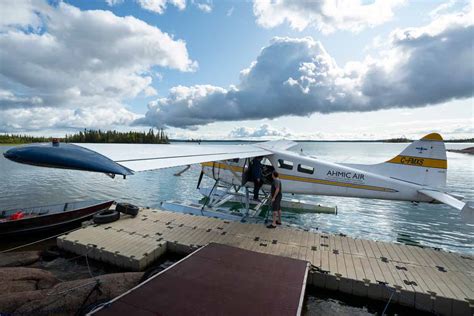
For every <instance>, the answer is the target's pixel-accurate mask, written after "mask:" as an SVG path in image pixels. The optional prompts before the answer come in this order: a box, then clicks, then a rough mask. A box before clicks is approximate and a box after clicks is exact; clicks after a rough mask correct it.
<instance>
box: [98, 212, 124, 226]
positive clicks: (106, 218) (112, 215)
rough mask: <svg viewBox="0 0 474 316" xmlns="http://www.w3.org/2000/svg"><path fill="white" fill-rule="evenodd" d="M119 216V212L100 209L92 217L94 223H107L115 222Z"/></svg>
mask: <svg viewBox="0 0 474 316" xmlns="http://www.w3.org/2000/svg"><path fill="white" fill-rule="evenodd" d="M119 218H120V213H119V212H117V211H114V210H105V211H101V212H99V213H97V214H95V215H94V217H93V218H92V219H93V220H94V223H95V224H107V223H112V222H115V221H116V220H118V219H119Z"/></svg>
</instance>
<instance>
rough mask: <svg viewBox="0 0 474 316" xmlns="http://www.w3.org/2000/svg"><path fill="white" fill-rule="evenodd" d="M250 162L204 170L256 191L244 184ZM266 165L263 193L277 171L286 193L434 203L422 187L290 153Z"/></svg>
mask: <svg viewBox="0 0 474 316" xmlns="http://www.w3.org/2000/svg"><path fill="white" fill-rule="evenodd" d="M249 162H250V160H249V159H233V160H226V161H219V162H208V163H203V164H202V170H203V172H204V174H205V175H206V176H208V177H210V178H212V179H215V180H217V179H219V181H221V182H224V183H226V184H230V185H236V186H240V185H244V186H247V187H253V182H252V181H247V182H246V183H243V181H242V175H244V174H245V173H246V172H248V168H249ZM263 163H264V167H263V169H264V176H263V177H264V183H265V184H264V186H263V187H262V189H263V190H264V191H266V192H268V190H269V189H270V181H271V171H272V170H276V171H277V172H278V173H279V175H280V179H281V181H282V188H283V192H284V193H293V194H304V195H328V196H345V197H358V198H373V199H387V200H402V201H416V202H428V201H431V199H430V198H429V197H426V196H424V195H422V194H420V193H419V192H418V190H420V189H422V188H423V186H421V185H418V184H414V183H409V182H406V181H401V180H397V179H394V178H391V177H387V176H383V175H380V174H375V173H372V172H368V171H366V170H361V169H357V168H354V167H351V166H346V165H343V164H337V163H331V162H326V161H322V160H319V159H316V158H315V157H311V156H305V155H302V154H298V153H294V152H290V151H285V152H281V153H275V154H272V155H268V156H265V157H264V160H263ZM244 178H245V176H244Z"/></svg>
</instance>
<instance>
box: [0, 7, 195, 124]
mask: <svg viewBox="0 0 474 316" xmlns="http://www.w3.org/2000/svg"><path fill="white" fill-rule="evenodd" d="M33 3H34V5H32V4H31V3H29V2H24V3H23V2H13V1H12V2H7V3H3V4H2V5H1V8H0V12H5V11H8V12H29V11H31V12H32V13H31V14H30V15H28V14H26V13H24V14H21V16H22V17H23V18H19V19H18V21H17V22H15V23H13V22H12V20H9V21H4V20H1V22H0V30H1V29H6V28H7V29H8V31H3V32H0V60H2V67H0V86H1V87H2V90H1V91H0V116H1V117H2V119H5V117H8V118H9V120H11V122H10V123H5V121H3V122H2V124H0V126H13V125H16V126H19V127H23V128H24V129H25V130H27V129H29V128H33V127H31V126H32V125H30V124H28V123H27V122H28V120H26V119H22V118H28V119H31V120H34V118H33V116H35V115H36V116H37V117H38V119H39V121H40V118H41V116H40V115H43V114H45V113H51V114H54V115H57V116H58V117H61V120H62V121H63V122H64V124H66V123H68V122H69V123H71V124H74V126H78V125H76V124H80V123H84V124H85V125H89V126H92V125H93V123H92V122H91V119H92V116H91V115H90V113H94V111H96V112H97V113H105V112H108V113H109V114H110V117H109V118H108V119H107V120H105V121H104V122H105V123H106V124H108V123H109V122H117V123H123V122H130V121H131V120H133V119H135V118H137V115H134V114H132V113H130V112H129V111H128V110H126V109H125V108H124V105H123V100H124V99H128V98H134V97H136V96H138V95H140V94H143V95H154V94H156V91H155V89H154V88H153V86H152V85H151V84H152V80H153V79H152V75H151V71H152V68H153V67H156V66H158V67H168V68H173V69H176V70H179V71H192V70H193V69H195V68H196V66H197V64H196V63H195V62H193V61H192V60H191V59H190V58H189V56H188V52H187V49H186V43H185V42H184V41H181V40H176V39H174V38H173V37H172V36H170V35H168V34H166V33H163V32H162V31H160V30H159V29H158V28H156V27H154V26H151V25H148V24H146V23H145V22H143V21H141V20H138V19H136V18H134V17H130V16H128V17H118V16H116V15H114V14H113V13H112V12H110V11H100V10H95V11H81V10H79V9H78V8H76V7H74V6H71V5H68V4H66V3H63V2H60V3H59V4H57V6H49V5H47V4H46V3H44V2H41V1H35V2H33ZM38 20H39V21H40V22H38ZM31 29H35V30H37V31H33V32H31ZM35 108H38V109H37V110H35ZM40 109H41V110H40ZM15 111H16V112H15ZM28 111H29V113H30V114H29V115H27V112H28ZM61 111H63V112H61ZM60 112H61V113H67V114H70V115H72V118H71V119H67V116H65V115H62V114H60ZM71 113H72V114H71ZM16 114H18V115H16ZM102 119H103V117H101V116H99V115H98V116H97V118H96V123H95V124H97V125H99V124H100V122H101V121H102ZM49 120H50V119H49V118H48V119H45V122H44V125H45V127H46V126H55V125H57V124H60V122H58V123H51V122H50V121H49ZM39 121H38V124H37V125H35V126H37V127H39V125H40V122H39ZM71 126H72V125H71ZM35 128H36V127H35ZM3 129H5V128H3Z"/></svg>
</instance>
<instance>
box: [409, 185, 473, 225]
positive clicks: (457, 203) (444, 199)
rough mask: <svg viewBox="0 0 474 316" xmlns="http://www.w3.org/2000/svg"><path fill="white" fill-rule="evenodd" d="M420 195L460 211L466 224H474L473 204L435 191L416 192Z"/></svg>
mask: <svg viewBox="0 0 474 316" xmlns="http://www.w3.org/2000/svg"><path fill="white" fill-rule="evenodd" d="M418 192H420V193H421V194H424V195H426V196H429V197H430V198H432V199H434V200H436V201H439V202H441V203H444V204H447V205H449V206H452V207H454V208H456V209H458V210H460V211H461V217H462V218H463V219H464V220H465V221H466V222H468V223H474V204H473V203H472V202H467V203H466V202H463V201H461V200H458V199H457V198H455V197H454V196H452V195H449V194H447V193H444V192H441V191H435V190H428V189H423V190H418Z"/></svg>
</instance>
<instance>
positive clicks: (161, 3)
mask: <svg viewBox="0 0 474 316" xmlns="http://www.w3.org/2000/svg"><path fill="white" fill-rule="evenodd" d="M112 1H115V0H112ZM136 1H137V3H138V4H139V5H140V6H141V7H142V8H143V9H145V10H148V11H151V12H155V13H158V14H163V13H164V12H165V10H166V7H167V5H168V4H171V5H174V6H175V7H177V8H178V9H179V10H184V9H185V8H186V0H136Z"/></svg>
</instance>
